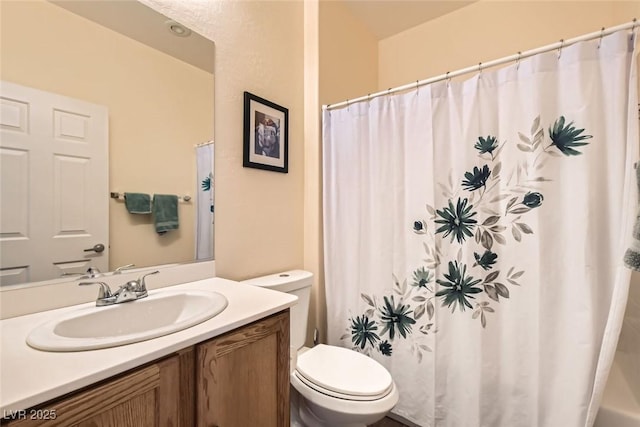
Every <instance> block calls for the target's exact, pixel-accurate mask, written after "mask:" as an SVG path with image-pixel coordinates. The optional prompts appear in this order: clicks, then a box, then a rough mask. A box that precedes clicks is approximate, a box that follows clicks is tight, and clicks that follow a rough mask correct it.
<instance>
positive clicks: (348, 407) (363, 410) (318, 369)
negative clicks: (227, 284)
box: [243, 270, 399, 427]
mask: <svg viewBox="0 0 640 427" xmlns="http://www.w3.org/2000/svg"><path fill="white" fill-rule="evenodd" d="M243 283H246V284H250V285H254V286H261V287H264V288H269V289H273V290H276V291H281V292H287V293H290V294H293V295H296V296H297V297H298V304H297V305H295V306H293V307H291V312H290V325H291V375H290V381H291V402H290V403H291V404H290V407H291V425H292V426H305V427H325V426H326V427H364V426H366V425H369V424H373V423H375V422H376V421H379V420H381V419H382V418H383V417H384V416H385V415H386V414H387V413H388V412H389V411H390V410H391V409H392V408H393V407H394V406H395V405H396V403H398V398H399V393H398V389H397V388H396V385H395V383H394V382H393V379H392V378H391V374H389V372H388V371H387V370H386V369H385V368H384V366H382V365H381V364H380V363H378V362H377V361H375V360H374V359H372V358H370V357H367V356H365V355H363V354H360V353H358V352H356V351H353V350H350V349H347V348H342V347H336V346H331V345H325V344H318V345H316V346H315V347H313V348H308V347H303V346H304V342H305V336H306V331H307V316H308V312H309V299H310V296H311V284H312V283H313V274H311V273H310V272H308V271H303V270H292V271H286V272H283V273H278V274H272V275H269V276H263V277H258V278H255V279H250V280H246V281H244V282H243Z"/></svg>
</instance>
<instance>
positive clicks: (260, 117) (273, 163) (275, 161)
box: [242, 92, 289, 173]
mask: <svg viewBox="0 0 640 427" xmlns="http://www.w3.org/2000/svg"><path fill="white" fill-rule="evenodd" d="M242 166H244V167H246V168H256V169H264V170H269V171H274V172H281V173H288V172H289V110H288V109H287V108H285V107H282V106H280V105H278V104H275V103H273V102H271V101H268V100H266V99H264V98H261V97H259V96H257V95H254V94H252V93H249V92H244V156H243V163H242Z"/></svg>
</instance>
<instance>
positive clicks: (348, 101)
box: [347, 99, 349, 111]
mask: <svg viewBox="0 0 640 427" xmlns="http://www.w3.org/2000/svg"><path fill="white" fill-rule="evenodd" d="M347 111H349V99H347Z"/></svg>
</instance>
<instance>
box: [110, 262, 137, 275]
mask: <svg viewBox="0 0 640 427" xmlns="http://www.w3.org/2000/svg"><path fill="white" fill-rule="evenodd" d="M135 266H136V265H135V264H127V265H123V266H120V267H118V268H116V270H115V271H114V272H113V274H121V273H122V270H128V269H130V268H133V267H135Z"/></svg>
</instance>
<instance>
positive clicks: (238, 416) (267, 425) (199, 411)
mask: <svg viewBox="0 0 640 427" xmlns="http://www.w3.org/2000/svg"><path fill="white" fill-rule="evenodd" d="M15 415H16V418H17V419H15V420H13V421H10V422H7V421H6V420H4V421H3V422H2V423H1V424H2V425H10V426H12V427H14V426H18V427H25V426H74V427H75V426H78V427H100V426H105V427H154V426H158V427H193V426H207V427H246V426H261V427H271V426H274V427H276V426H277V427H288V426H289V310H286V311H283V312H281V313H278V314H275V315H273V316H270V317H267V318H265V319H262V320H259V321H257V322H254V323H251V324H249V325H246V326H243V327H240V328H238V329H236V330H233V331H231V332H229V333H227V334H224V335H221V336H219V337H216V338H214V339H212V340H209V341H206V342H204V343H201V344H198V345H196V346H194V347H189V348H186V349H184V350H182V351H180V352H178V353H177V354H175V355H172V356H169V357H166V358H163V359H160V360H157V361H155V362H153V363H150V364H148V365H145V366H143V367H140V368H136V369H134V370H132V371H129V372H126V373H123V374H121V375H118V376H116V377H114V378H110V379H108V380H105V381H102V382H100V383H98V384H94V385H92V386H89V387H86V388H85V389H83V390H80V391H77V392H74V393H72V394H69V395H67V396H64V397H62V398H59V399H56V400H54V401H51V402H47V403H45V404H43V405H38V406H37V407H36V408H32V409H29V410H26V411H23V413H18V414H15Z"/></svg>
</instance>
